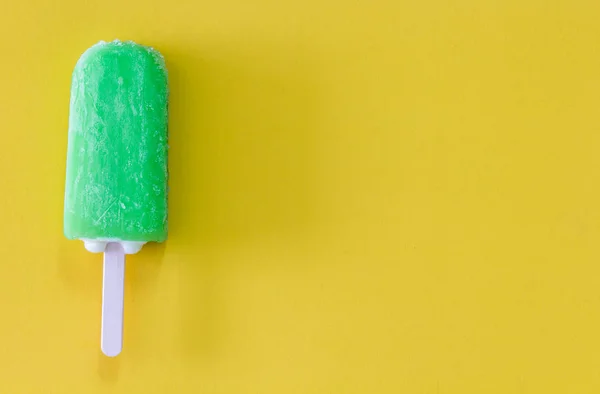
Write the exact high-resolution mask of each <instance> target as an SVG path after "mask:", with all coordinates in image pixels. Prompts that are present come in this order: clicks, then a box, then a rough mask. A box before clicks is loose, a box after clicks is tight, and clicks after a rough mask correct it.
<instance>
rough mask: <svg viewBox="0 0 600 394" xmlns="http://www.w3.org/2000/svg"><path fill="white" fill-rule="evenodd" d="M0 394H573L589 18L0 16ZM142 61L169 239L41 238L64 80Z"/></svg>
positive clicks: (587, 268)
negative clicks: (104, 282)
mask: <svg viewBox="0 0 600 394" xmlns="http://www.w3.org/2000/svg"><path fill="white" fill-rule="evenodd" d="M4 3H5V4H4V5H3V6H2V11H1V13H0V53H1V55H2V58H1V63H0V87H1V90H0V131H1V133H2V154H0V179H1V180H2V181H1V182H2V183H1V185H2V189H1V192H0V218H1V220H2V225H1V226H0V238H1V239H2V246H1V249H0V251H1V252H2V263H1V264H0V267H1V268H0V392H1V393H10V394H13V393H105V392H106V393H108V392H110V393H128V394H135V393H143V394H151V393H194V394H202V393H211V394H212V393H214V394H228V393H236V394H245V393H260V394H263V393H264V394H270V393H277V394H291V393H302V394H304V393H316V394H325V393H361V394H363V393H364V394H387V393H390V394H391V393H402V394H403V393H407V394H409V393H411V394H412V393H415V394H420V393H433V394H439V393H442V394H447V393H448V394H450V393H456V394H465V393H473V394H482V393H502V394H505V393H544V394H546V393H598V392H599V391H600V374H599V373H598V371H599V368H600V243H599V242H598V241H599V240H600V154H599V152H600V114H599V108H600V46H599V42H600V24H599V23H598V20H599V19H600V3H599V2H598V1H596V0H589V1H585V0H570V1H567V0H564V1H559V0H506V1H494V0H492V1H479V0H450V1H443V0H425V1H408V0H389V1H383V0H356V1H336V0H302V1H300V0H293V1H282V0H256V1H244V0H222V1H204V0H201V1H199V0H190V1H181V0H172V1H158V0H145V1H141V0H134V1H123V0H120V1H113V0H109V1H102V2H98V1H82V0H80V1H75V0H65V1H59V2H54V1H41V0H30V1H6V2H4ZM114 38H120V39H134V40H136V41H138V42H140V43H143V44H147V45H152V46H155V47H156V48H157V49H159V50H160V51H161V52H162V53H163V54H164V55H165V57H166V60H167V65H168V68H169V71H170V80H171V90H172V97H171V122H170V130H171V134H170V135H171V138H170V145H171V151H170V152H171V155H170V170H171V179H170V186H171V194H170V225H171V227H170V238H169V240H168V242H167V243H166V244H164V245H151V246H148V247H145V248H144V250H143V251H142V253H141V254H139V255H136V256H133V257H131V258H129V259H128V265H127V283H126V301H125V304H126V305H125V308H126V310H125V348H124V352H123V353H122V355H121V356H120V357H119V358H117V359H108V358H105V357H103V356H102V355H101V353H100V350H99V336H100V295H101V293H100V290H101V256H99V255H93V254H90V253H87V252H86V251H85V250H84V248H83V245H82V244H81V243H80V242H75V241H67V240H66V239H64V238H63V235H62V201H63V188H64V173H65V156H66V143H67V119H68V100H69V87H70V86H69V85H70V74H71V71H72V69H73V66H74V64H75V62H76V60H77V58H78V57H79V55H80V54H81V53H82V52H83V51H84V50H85V49H86V48H87V47H88V46H90V45H92V44H94V43H95V42H97V41H99V40H101V39H104V40H112V39H114Z"/></svg>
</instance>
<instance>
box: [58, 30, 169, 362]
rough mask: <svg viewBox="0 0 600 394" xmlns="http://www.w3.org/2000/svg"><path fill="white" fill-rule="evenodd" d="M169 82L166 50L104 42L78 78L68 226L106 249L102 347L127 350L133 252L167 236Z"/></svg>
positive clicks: (80, 65)
mask: <svg viewBox="0 0 600 394" xmlns="http://www.w3.org/2000/svg"><path fill="white" fill-rule="evenodd" d="M167 125H168V82H167V70H166V67H165V62H164V59H163V57H162V55H161V54H160V53H159V52H157V51H156V50H154V49H152V48H150V47H145V46H142V45H138V44H136V43H134V42H131V41H127V42H121V41H118V40H115V41H113V42H109V43H106V42H100V43H98V44H96V45H94V46H92V47H91V48H89V49H88V50H87V51H86V52H85V53H84V54H83V55H82V56H81V58H80V59H79V61H78V62H77V65H76V66H75V70H74V72H73V77H72V86H71V105H70V114H69V134H68V149H67V174H66V186H65V207H64V233H65V236H66V237H67V238H69V239H79V240H82V241H83V242H84V245H85V248H86V249H87V250H89V251H90V252H94V253H101V252H104V270H103V291H102V337H101V348H102V351H103V352H104V353H105V354H106V355H108V356H116V355H118V354H119V353H120V352H121V349H122V332H123V284H124V276H125V254H133V253H137V252H138V251H139V250H140V249H141V248H142V246H143V245H144V244H145V243H146V242H162V241H164V240H165V239H166V237H167V175H168V172H167V142H168V141H167V138H168V127H167Z"/></svg>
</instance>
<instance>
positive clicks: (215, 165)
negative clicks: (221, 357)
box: [164, 40, 319, 358]
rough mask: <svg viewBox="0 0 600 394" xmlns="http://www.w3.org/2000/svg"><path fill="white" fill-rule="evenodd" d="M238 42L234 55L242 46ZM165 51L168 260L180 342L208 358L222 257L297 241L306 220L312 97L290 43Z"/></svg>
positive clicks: (220, 315) (300, 55)
mask: <svg viewBox="0 0 600 394" xmlns="http://www.w3.org/2000/svg"><path fill="white" fill-rule="evenodd" d="M242 47H244V45H242V44H239V45H237V46H236V48H242ZM247 48H252V49H247V50H246V51H245V52H243V53H241V52H235V51H229V50H228V49H227V47H223V46H219V45H215V46H214V47H206V46H204V47H202V46H198V47H197V48H195V47H193V46H182V47H181V48H166V49H165V51H164V52H165V58H166V60H167V67H168V68H169V80H170V85H171V100H170V105H171V107H170V116H171V121H170V122H171V123H170V130H171V131H170V161H169V165H170V174H171V175H170V192H169V199H170V200H169V204H170V211H169V212H170V234H169V251H170V253H169V261H174V262H175V263H176V264H178V266H179V271H180V280H179V295H180V308H181V320H180V331H179V334H178V335H179V342H180V344H181V351H182V353H183V354H184V355H185V356H187V357H195V358H197V357H200V358H205V357H210V356H211V354H213V353H214V352H215V351H217V349H218V348H219V343H220V341H222V340H226V339H223V337H226V333H227V325H226V324H225V321H226V319H225V316H226V314H227V305H225V304H224V302H223V298H224V297H222V296H221V294H220V293H221V291H222V289H221V287H220V286H219V283H221V282H222V280H223V279H225V278H224V277H223V275H227V269H224V267H225V266H228V267H227V268H231V266H235V264H244V263H245V262H244V261H239V260H238V261H230V260H228V258H227V256H226V255H224V254H223V253H222V251H223V250H230V249H234V248H238V249H243V248H244V247H246V246H248V245H252V244H253V243H257V242H258V243H260V242H262V241H263V240H264V239H265V237H270V238H273V239H275V241H276V240H278V239H281V240H283V239H286V237H287V238H293V237H297V236H302V235H303V234H306V233H307V232H310V230H311V223H312V221H313V219H314V207H313V194H314V188H315V185H314V180H315V168H316V166H315V159H316V157H315V156H316V152H315V146H316V143H315V139H316V136H315V134H314V131H313V127H312V125H313V123H314V122H315V118H316V116H317V111H318V105H319V97H318V92H317V84H316V81H315V77H316V75H314V74H312V72H313V70H312V69H311V67H310V63H309V61H308V59H310V57H309V56H308V54H307V53H306V51H305V50H300V49H299V48H298V46H296V45H294V43H293V42H286V41H285V40H283V41H281V42H264V43H257V42H253V43H252V45H251V46H247Z"/></svg>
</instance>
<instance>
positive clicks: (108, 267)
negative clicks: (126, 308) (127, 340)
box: [100, 242, 125, 357]
mask: <svg viewBox="0 0 600 394" xmlns="http://www.w3.org/2000/svg"><path fill="white" fill-rule="evenodd" d="M124 284H125V252H124V250H123V248H122V247H121V245H120V244H118V243H115V242H110V243H109V244H108V245H106V250H105V251H104V273H103V281H102V334H101V335H102V336H101V339H100V347H101V348H102V353H104V354H106V355H107V356H109V357H115V356H117V355H118V354H119V353H121V349H122V348H123V293H124Z"/></svg>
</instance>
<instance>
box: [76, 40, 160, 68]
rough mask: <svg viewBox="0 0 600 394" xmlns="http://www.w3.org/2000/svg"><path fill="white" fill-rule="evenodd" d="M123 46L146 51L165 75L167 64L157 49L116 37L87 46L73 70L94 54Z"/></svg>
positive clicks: (81, 65)
mask: <svg viewBox="0 0 600 394" xmlns="http://www.w3.org/2000/svg"><path fill="white" fill-rule="evenodd" d="M123 46H130V47H132V48H135V49H141V50H144V51H146V52H147V53H148V54H149V55H151V56H152V58H153V59H154V61H155V62H156V64H157V65H158V66H159V67H160V68H161V70H162V71H163V72H164V73H165V75H167V66H166V64H165V58H164V56H163V55H162V54H161V53H160V52H159V51H157V50H156V49H154V48H153V47H150V46H145V45H141V44H138V43H136V42H135V41H132V40H127V41H121V40H118V39H115V40H113V41H99V42H97V43H96V44H94V45H92V46H91V47H89V48H88V49H86V51H85V52H83V54H82V55H81V56H80V57H79V60H77V64H76V65H75V70H77V69H78V68H81V67H83V66H84V65H85V64H86V63H88V62H89V61H90V60H91V59H93V57H94V56H96V55H99V54H101V53H102V52H103V51H104V50H107V49H111V48H114V47H123Z"/></svg>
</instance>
